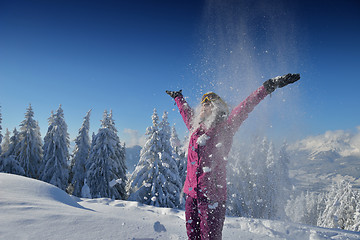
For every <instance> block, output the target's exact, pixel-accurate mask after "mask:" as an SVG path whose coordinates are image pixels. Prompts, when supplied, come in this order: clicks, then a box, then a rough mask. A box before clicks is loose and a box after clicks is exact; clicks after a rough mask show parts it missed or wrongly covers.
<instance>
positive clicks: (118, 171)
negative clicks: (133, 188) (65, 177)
mask: <svg viewBox="0 0 360 240" xmlns="http://www.w3.org/2000/svg"><path fill="white" fill-rule="evenodd" d="M87 166H88V167H87V171H88V172H87V177H86V180H87V185H88V186H89V188H90V194H91V196H92V197H108V198H113V199H125V198H126V196H127V195H126V190H125V184H126V181H127V177H126V166H125V146H121V143H120V139H119V137H118V136H117V130H116V128H115V125H114V120H113V119H112V113H110V114H108V113H107V111H105V112H104V116H103V120H102V122H101V128H100V129H99V131H98V133H97V134H96V135H95V136H94V137H93V141H92V146H91V150H90V155H89V160H88V163H87Z"/></svg>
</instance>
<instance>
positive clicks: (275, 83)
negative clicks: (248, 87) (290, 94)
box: [263, 73, 300, 93]
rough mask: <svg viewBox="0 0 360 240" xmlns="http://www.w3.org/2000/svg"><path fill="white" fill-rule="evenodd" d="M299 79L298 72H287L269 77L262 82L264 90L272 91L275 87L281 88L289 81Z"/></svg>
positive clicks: (292, 81)
mask: <svg viewBox="0 0 360 240" xmlns="http://www.w3.org/2000/svg"><path fill="white" fill-rule="evenodd" d="M299 79H300V74H299V73H296V74H292V73H288V74H286V75H284V76H278V77H274V78H271V79H269V80H267V81H265V82H264V83H263V85H264V87H265V88H266V91H267V92H268V93H272V92H273V91H274V90H275V89H276V88H282V87H285V86H286V85H288V84H290V83H294V82H296V81H297V80H299Z"/></svg>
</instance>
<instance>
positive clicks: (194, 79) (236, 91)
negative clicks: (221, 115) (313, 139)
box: [0, 0, 360, 145]
mask: <svg viewBox="0 0 360 240" xmlns="http://www.w3.org/2000/svg"><path fill="white" fill-rule="evenodd" d="M287 2H289V1H179V0H173V1H165V0H164V1H145V0H139V1H56V0H55V1H16V0H15V1H0V36H1V37H0V106H1V112H2V117H3V122H2V127H3V129H5V128H9V129H10V130H12V129H13V128H14V127H18V125H19V124H20V122H21V121H22V120H23V118H24V113H25V111H26V108H27V107H28V105H29V103H31V104H32V106H33V109H34V112H35V119H36V120H38V121H39V125H40V129H41V133H42V137H43V136H44V134H45V132H46V130H47V119H48V117H49V116H50V113H51V111H52V110H56V109H57V108H58V106H59V104H62V108H63V110H64V114H65V120H66V122H67V124H68V128H69V133H70V137H71V139H74V138H75V136H76V134H77V131H78V129H79V128H80V126H81V123H82V120H83V117H84V116H85V114H86V112H87V111H88V110H89V109H92V115H91V131H93V132H97V129H98V128H99V126H100V120H101V118H102V114H103V111H104V110H105V109H107V110H110V109H112V111H113V115H114V119H115V123H116V126H117V128H118V131H119V135H120V139H121V140H122V141H125V142H126V143H127V144H128V145H131V144H132V140H131V137H141V136H142V135H143V134H144V133H145V129H146V127H148V126H149V125H151V114H152V112H153V109H154V108H156V109H157V110H158V113H159V115H160V116H161V115H162V113H163V111H168V112H169V122H170V123H171V124H173V123H175V124H176V127H177V130H178V132H179V135H180V136H184V135H185V134H186V133H185V127H184V125H183V123H182V120H181V118H180V115H179V114H178V112H177V111H176V109H175V106H174V105H173V101H172V100H171V99H170V98H169V96H167V95H166V94H165V90H167V89H169V90H178V89H183V92H184V95H186V96H187V97H189V102H190V104H191V105H193V106H194V105H196V104H197V102H198V100H199V98H200V97H201V94H203V93H205V92H207V91H210V90H214V91H217V92H219V93H220V94H221V95H222V96H223V97H224V99H225V100H226V101H227V102H228V103H229V105H230V106H234V105H236V104H237V103H239V102H240V101H241V100H242V99H243V98H245V97H246V96H247V95H248V94H250V93H251V91H252V90H255V88H256V87H257V86H259V85H260V84H261V83H262V82H263V81H265V80H266V79H268V78H270V77H274V76H277V75H282V74H285V73H288V72H299V73H301V75H302V79H301V80H300V81H299V82H298V83H296V84H294V86H292V87H289V88H288V89H285V88H284V89H281V90H279V91H276V92H275V93H274V94H273V95H272V96H271V98H270V97H269V98H267V99H266V100H265V103H262V105H261V106H259V109H256V110H255V112H254V113H253V116H252V115H251V116H250V117H249V119H248V120H247V122H246V124H245V126H244V128H245V129H244V130H243V132H241V133H244V134H246V133H247V132H246V129H249V130H248V131H249V132H251V131H252V130H253V129H262V131H265V132H266V133H269V134H270V135H273V136H277V137H286V138H288V137H289V136H290V137H292V138H302V137H304V136H307V135H316V134H321V133H323V132H325V131H327V130H337V129H342V130H349V131H355V129H356V127H357V126H359V125H360V122H359V119H360V111H359V107H358V105H359V102H360V101H359V100H360V96H359V93H358V91H359V90H358V89H359V88H360V81H359V80H360V79H359V74H358V69H360V60H359V59H360V58H359V53H360V46H359V42H360V25H359V22H360V3H359V2H358V1H349V0H346V1H330V2H329V1H291V4H289V3H287ZM264 119H265V120H264ZM248 122H249V123H248ZM252 123H253V124H254V125H255V127H251V124H252ZM260 125H261V127H259V126H260ZM125 129H127V130H125ZM126 132H132V133H133V135H132V136H131V134H127V133H126ZM3 133H4V130H3Z"/></svg>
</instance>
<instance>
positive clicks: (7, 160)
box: [0, 128, 25, 175]
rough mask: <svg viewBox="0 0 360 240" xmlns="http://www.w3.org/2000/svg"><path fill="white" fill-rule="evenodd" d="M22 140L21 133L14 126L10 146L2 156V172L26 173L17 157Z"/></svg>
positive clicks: (0, 161)
mask: <svg viewBox="0 0 360 240" xmlns="http://www.w3.org/2000/svg"><path fill="white" fill-rule="evenodd" d="M19 142H20V137H19V133H18V131H17V130H16V128H14V131H13V136H12V137H11V138H10V140H9V146H8V149H7V151H6V152H4V153H3V154H2V156H1V157H0V172H5V173H11V174H17V175H25V171H24V169H23V168H22V167H21V166H20V163H19V161H18V158H17V153H18V151H17V149H16V147H17V146H18V143H19Z"/></svg>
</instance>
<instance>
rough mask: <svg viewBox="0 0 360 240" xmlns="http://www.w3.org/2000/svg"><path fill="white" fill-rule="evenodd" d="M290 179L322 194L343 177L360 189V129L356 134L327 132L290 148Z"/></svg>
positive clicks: (301, 141)
mask: <svg viewBox="0 0 360 240" xmlns="http://www.w3.org/2000/svg"><path fill="white" fill-rule="evenodd" d="M288 151H289V154H290V159H291V162H290V175H291V176H290V177H292V178H293V179H294V180H295V183H296V184H295V185H299V184H300V186H301V188H304V190H315V191H321V190H323V189H324V188H325V187H326V186H328V185H329V184H331V182H332V181H334V180H336V179H338V178H340V177H342V178H345V179H347V180H349V181H350V182H352V184H354V186H355V187H359V186H360V180H359V178H360V127H359V128H358V131H357V132H356V133H352V132H347V131H342V130H338V131H328V132H326V133H324V134H322V135H318V136H311V137H307V138H305V139H303V140H300V141H298V142H295V143H293V144H291V145H290V146H289V147H288Z"/></svg>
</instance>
